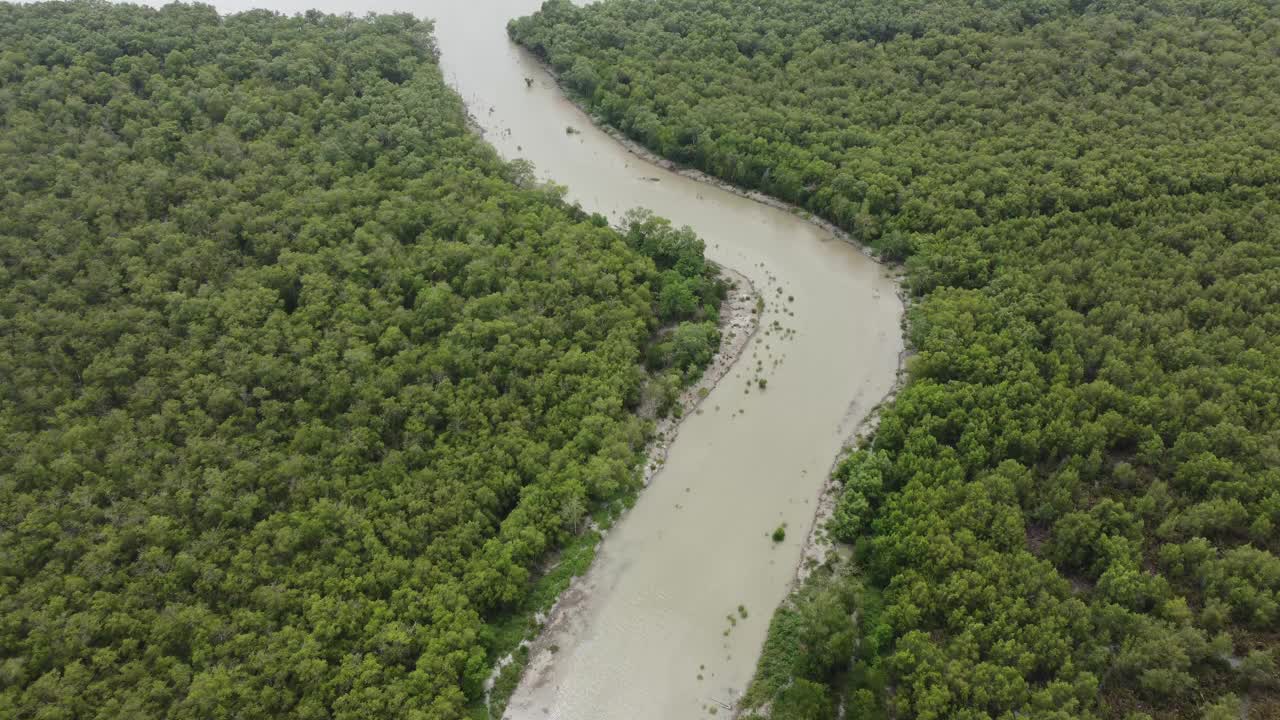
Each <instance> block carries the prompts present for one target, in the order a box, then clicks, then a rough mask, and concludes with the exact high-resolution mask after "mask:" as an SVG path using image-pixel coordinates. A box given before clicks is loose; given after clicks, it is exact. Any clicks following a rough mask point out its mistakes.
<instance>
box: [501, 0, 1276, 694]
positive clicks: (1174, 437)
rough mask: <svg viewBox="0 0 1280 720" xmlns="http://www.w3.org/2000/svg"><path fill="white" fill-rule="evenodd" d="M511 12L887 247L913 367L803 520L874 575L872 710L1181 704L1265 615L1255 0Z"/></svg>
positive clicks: (1268, 118)
mask: <svg viewBox="0 0 1280 720" xmlns="http://www.w3.org/2000/svg"><path fill="white" fill-rule="evenodd" d="M510 32H511V34H512V36H513V37H514V38H515V39H516V40H517V41H519V42H521V43H523V44H524V45H526V46H528V47H529V48H531V49H532V50H533V51H534V52H535V53H538V54H539V55H541V56H542V57H544V58H545V59H546V60H547V61H548V62H549V63H551V64H552V65H553V66H555V67H556V68H557V69H559V70H560V71H562V72H565V71H568V70H570V69H572V70H573V71H574V73H575V75H580V74H584V73H585V71H586V69H587V68H591V69H593V70H594V72H595V77H596V79H597V80H598V84H597V85H596V86H595V88H594V90H593V92H591V93H590V95H589V96H585V95H584V102H587V103H588V104H589V105H590V110H591V111H592V112H593V113H595V114H596V115H598V116H600V117H603V118H604V119H605V120H606V121H608V122H609V123H611V124H613V125H615V126H616V127H618V128H620V129H621V130H622V131H624V132H625V133H627V134H628V135H630V136H631V137H632V138H634V139H636V140H638V141H640V142H642V143H645V144H647V145H648V146H649V147H650V148H651V149H653V150H655V151H657V152H660V153H662V154H663V155H665V156H667V157H669V158H672V159H674V160H677V161H680V162H683V163H687V164H689V165H693V166H696V167H698V168H700V169H702V170H704V171H707V172H709V173H711V174H713V175H716V176H718V177H720V178H723V179H725V180H728V181H730V182H734V183H737V184H739V185H743V186H746V187H748V188H751V189H755V190H760V191H763V192H766V193H769V194H772V195H775V196H777V197H780V198H782V199H784V200H787V201H789V202H792V203H796V204H798V205H800V206H802V207H803V208H804V209H806V210H808V211H810V212H813V213H815V214H817V215H820V216H822V217H825V218H827V219H829V220H831V221H833V222H835V223H836V224H838V225H840V226H841V227H843V228H845V229H846V230H848V231H849V232H850V233H851V235H852V236H854V237H855V238H856V239H858V240H861V241H862V242H865V243H867V244H869V245H870V246H871V247H873V248H876V249H878V250H879V251H880V252H881V253H882V254H883V255H884V256H885V257H887V258H890V259H893V260H901V261H903V263H904V265H905V268H906V274H907V275H906V284H907V286H908V289H909V291H910V292H911V293H912V295H914V296H915V297H914V301H913V303H912V310H911V313H910V317H909V321H910V322H909V341H910V344H911V345H912V346H913V348H914V350H915V351H916V353H915V356H914V357H913V358H912V360H911V362H910V364H909V368H908V369H909V371H910V382H909V383H908V385H907V386H906V387H905V388H904V390H903V391H902V392H901V393H900V394H899V395H898V397H897V398H896V400H895V402H894V403H892V404H891V405H890V406H889V407H888V408H886V410H885V411H884V413H883V415H882V418H881V423H880V427H879V430H878V432H877V434H876V436H875V438H874V441H873V442H872V443H871V444H870V446H869V447H868V448H867V449H866V450H864V451H860V452H858V453H856V454H854V455H853V456H851V457H850V459H849V460H848V461H846V462H845V463H844V464H843V465H842V467H841V469H840V471H839V473H838V476H839V477H840V479H842V480H843V481H844V483H845V493H844V495H843V496H842V497H841V499H840V502H839V505H838V507H837V511H836V517H835V519H834V520H833V523H832V526H831V529H832V531H833V534H834V535H835V536H836V537H837V538H839V539H842V540H846V541H856V542H857V543H858V548H857V557H858V559H859V562H860V563H861V564H862V565H863V569H864V570H865V572H866V574H867V578H868V579H869V580H870V581H871V582H873V583H874V584H876V585H877V586H879V587H880V588H882V589H883V591H884V596H883V597H884V610H883V614H882V621H881V622H879V623H877V625H876V626H875V629H874V630H872V629H871V628H865V629H864V633H867V632H873V631H874V632H875V637H876V640H875V642H874V645H876V647H877V653H878V658H879V661H880V662H881V663H882V664H883V666H880V665H878V666H876V667H877V668H879V667H883V669H884V670H886V671H887V672H888V674H889V676H890V677H889V684H890V685H891V686H892V687H893V688H895V691H894V693H893V696H892V705H893V707H892V708H888V709H891V710H892V711H893V712H894V713H895V714H896V715H897V716H901V717H911V716H918V717H942V716H957V717H972V718H981V717H1011V716H1015V715H1016V716H1021V715H1033V716H1037V717H1066V716H1073V717H1081V716H1083V717H1090V716H1099V715H1108V716H1114V717H1124V716H1126V715H1127V714H1128V713H1130V712H1134V713H1139V714H1148V715H1150V716H1152V717H1160V718H1164V717H1180V718H1181V717H1192V716H1194V715H1195V714H1197V713H1198V712H1199V708H1200V706H1201V704H1202V703H1203V698H1205V697H1210V698H1211V697H1215V696H1216V695H1219V694H1221V692H1222V691H1221V689H1220V688H1221V685H1222V683H1223V682H1225V680H1224V679H1223V678H1224V674H1225V673H1227V670H1226V669H1225V663H1226V660H1225V658H1226V657H1228V656H1229V655H1230V654H1231V652H1230V651H1231V646H1232V645H1235V646H1237V647H1239V646H1256V645H1258V644H1264V643H1266V642H1268V641H1270V642H1273V641H1274V637H1275V633H1276V631H1277V630H1280V610H1278V609H1277V608H1278V607H1280V606H1278V605H1277V602H1278V601H1280V597H1278V596H1277V591H1278V590H1280V564H1278V563H1280V560H1278V559H1277V553H1278V552H1280V535H1278V534H1277V533H1276V532H1275V527H1276V523H1277V522H1280V490H1277V488H1280V451H1277V448H1280V405H1278V404H1277V401H1276V399H1277V398H1280V290H1278V289H1280V124H1277V123H1276V121H1275V117H1276V108H1280V84H1278V83H1276V82H1275V81H1274V79H1275V78H1276V77H1278V76H1280V6H1277V5H1276V4H1275V3H1269V2H1262V1H1260V0H1242V1H1241V2H1231V3H1225V4H1224V3H1218V2H1210V1H1208V0H1169V1H1167V2H1158V3H1148V2H1139V1H1137V0H1118V1H1117V2H1106V3H1102V2H1092V1H1090V0H1082V1H1080V2H1068V1H1067V0H1062V1H1060V2H1059V1H1056V0H1051V1H1049V2H1042V1H1040V0H1025V1H1023V0H1015V1H1014V2H1004V3H979V2H971V1H970V0H942V1H941V2H924V1H923V0H906V1H904V2H894V3H883V2H873V1H872V0H763V1H762V2H750V3H745V2H732V1H731V0H605V1H604V2H599V3H594V4H590V5H585V6H581V7H580V6H577V5H575V4H573V3H571V2H568V1H567V0H551V1H550V2H547V3H546V4H545V5H544V6H543V10H542V11H541V12H540V13H538V14H536V15H534V16H531V17H529V18H523V19H520V20H517V21H515V22H513V23H512V24H511V26H510ZM779 617H783V615H781V614H780V615H779ZM866 637H867V635H865V634H864V639H866ZM1253 662H1256V663H1261V662H1262V661H1260V660H1255V661H1253ZM1251 667H1252V666H1251ZM867 669H868V670H870V669H872V666H871V664H868V666H867ZM761 672H762V673H765V668H764V667H763V666H762V668H761ZM853 674H857V672H856V671H854V672H853ZM1253 674H1260V675H1265V674H1266V673H1265V672H1264V671H1261V670H1258V671H1256V672H1254V673H1253ZM796 677H804V678H805V679H807V680H809V681H811V682H831V683H832V685H831V687H832V688H833V692H832V694H831V698H832V699H837V698H841V697H843V700H844V702H845V703H846V708H850V707H870V706H876V707H882V706H883V704H884V698H883V697H873V698H871V700H868V699H867V696H866V694H865V693H864V692H863V691H866V692H867V693H872V694H873V695H874V694H876V693H880V690H879V689H875V690H873V689H872V686H871V685H867V684H862V681H861V680H858V681H852V680H849V681H846V680H839V679H835V680H832V679H830V678H814V677H811V676H804V675H796ZM879 687H880V688H883V685H881V686H879ZM841 688H844V692H843V694H842V691H841ZM1250 693H1251V697H1252V698H1253V699H1257V698H1258V697H1259V696H1260V695H1267V694H1268V693H1270V695H1271V696H1274V691H1273V690H1268V689H1265V688H1258V687H1255V688H1253V689H1251V690H1250ZM880 695H881V696H883V693H880ZM771 697H772V696H771ZM1270 699H1271V700H1274V697H1271V698H1270ZM1135 703H1136V707H1132V706H1133V705H1134V704H1135ZM877 712H878V710H877ZM1228 714H1229V713H1228Z"/></svg>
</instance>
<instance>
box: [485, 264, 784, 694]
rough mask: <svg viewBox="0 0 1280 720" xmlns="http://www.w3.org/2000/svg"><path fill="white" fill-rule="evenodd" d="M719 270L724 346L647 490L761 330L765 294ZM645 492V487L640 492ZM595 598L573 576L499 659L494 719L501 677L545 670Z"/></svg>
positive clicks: (649, 453)
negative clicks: (533, 631)
mask: <svg viewBox="0 0 1280 720" xmlns="http://www.w3.org/2000/svg"><path fill="white" fill-rule="evenodd" d="M716 268H717V270H718V271H719V273H720V276H721V278H722V280H724V281H725V282H726V283H727V284H728V286H729V291H728V293H727V295H726V296H725V299H724V300H723V301H722V302H721V303H720V319H719V324H718V328H719V331H720V347H719V349H718V350H717V351H716V354H715V357H714V358H712V360H711V363H710V364H709V365H708V366H707V367H706V368H705V369H704V370H703V373H702V377H700V378H699V379H698V381H697V382H696V383H694V384H693V385H691V386H689V387H688V388H685V389H684V390H683V391H682V392H681V393H680V396H679V397H678V398H677V399H676V404H675V407H674V408H673V409H672V411H671V412H670V413H668V414H667V416H666V417H663V418H660V419H658V420H656V421H655V423H654V429H653V434H652V436H651V438H650V440H649V442H648V444H647V445H646V447H645V450H644V464H643V466H642V467H641V468H640V472H641V473H642V475H641V478H642V480H643V487H644V488H647V487H648V486H649V485H650V484H651V483H652V482H653V481H654V479H655V478H656V477H657V476H658V475H659V474H661V472H662V470H663V468H664V467H665V465H666V460H667V454H668V453H669V452H670V449H671V445H672V443H674V442H675V440H676V438H677V437H679V434H680V428H681V427H682V426H683V425H684V424H685V423H686V422H687V421H688V420H689V418H691V417H692V416H693V415H694V414H695V413H698V412H700V411H701V405H702V403H703V401H704V400H706V398H707V397H708V396H709V395H710V394H711V391H712V390H713V389H715V387H716V386H717V385H718V384H719V383H720V381H721V380H723V379H724V377H725V376H726V375H728V374H729V371H730V370H732V369H733V368H734V366H735V365H737V363H738V361H739V360H740V359H741V357H742V354H743V351H744V350H745V349H746V347H747V344H748V343H750V341H751V339H752V338H753V337H755V335H756V333H757V332H758V331H759V329H760V314H759V312H758V310H759V305H758V303H759V301H760V299H761V297H760V294H759V293H758V292H757V291H756V289H755V286H754V285H753V284H752V282H751V280H750V279H748V278H747V277H746V276H745V275H743V274H742V273H739V272H737V271H736V270H733V269H732V268H727V267H724V266H721V265H717V266H716ZM643 491H644V490H643V489H641V490H640V491H639V492H643ZM611 519H612V520H614V521H616V520H618V519H620V517H619V516H614V517H612V518H611ZM589 532H590V533H591V534H593V535H594V536H595V537H596V539H595V541H594V542H593V543H592V544H593V545H595V546H598V544H599V543H600V542H603V541H604V539H605V537H607V536H608V534H609V527H601V526H599V525H597V524H596V523H595V522H594V521H593V523H592V525H591V527H590V529H589ZM558 564H559V560H557V559H553V560H551V561H550V562H549V563H548V571H549V570H551V569H553V568H554V567H555V566H557V565H558ZM591 596H592V592H591V586H590V581H589V580H588V578H587V573H585V572H584V573H581V574H577V575H574V576H573V577H572V578H571V579H570V580H569V582H568V586H567V587H566V588H565V589H564V590H562V591H561V592H560V593H559V594H558V596H557V597H556V599H555V601H554V602H553V603H552V605H551V607H550V608H548V609H547V610H546V611H545V612H538V613H536V614H535V615H534V617H533V618H532V619H533V620H534V621H535V622H536V623H537V624H538V625H540V626H541V628H542V629H541V631H540V632H539V633H538V634H537V635H536V636H535V637H534V638H533V639H532V640H528V639H525V640H521V641H520V642H519V644H517V646H516V647H515V648H514V649H513V650H512V651H511V652H509V653H507V654H505V655H504V656H502V657H501V658H499V660H498V661H497V662H496V663H495V664H494V667H493V670H492V672H491V673H490V674H489V677H488V679H487V680H486V681H485V687H484V690H485V697H486V703H485V704H486V706H487V707H489V708H490V714H489V717H497V716H494V715H493V714H492V708H493V707H494V706H495V705H496V706H497V707H498V708H499V709H505V707H506V704H507V701H508V699H509V696H510V693H511V692H512V691H514V690H515V687H514V686H513V687H510V688H499V680H500V678H501V677H502V676H503V674H504V672H510V671H516V672H518V673H520V676H521V679H520V682H521V683H522V684H523V683H524V682H525V681H526V679H527V678H528V677H529V676H533V675H539V674H540V673H541V674H545V673H546V671H547V669H549V667H550V664H551V661H552V658H553V657H554V656H555V652H556V650H558V645H557V641H558V640H559V639H561V638H562V637H563V634H564V633H566V632H571V631H572V630H571V629H577V628H580V627H581V624H580V623H578V622H576V621H577V620H578V618H577V616H576V613H577V612H578V611H579V610H580V609H581V608H582V607H583V606H584V605H585V603H586V602H587V600H589V599H590V597H591ZM517 654H522V655H523V657H524V661H523V667H520V666H519V665H515V666H513V664H514V663H517V662H518V661H517V658H516V656H517ZM502 716H503V717H505V715H502Z"/></svg>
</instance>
